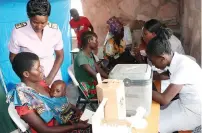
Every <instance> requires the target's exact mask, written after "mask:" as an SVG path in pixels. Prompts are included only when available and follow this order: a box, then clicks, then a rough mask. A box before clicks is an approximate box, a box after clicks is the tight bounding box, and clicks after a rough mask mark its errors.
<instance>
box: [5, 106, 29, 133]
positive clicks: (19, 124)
mask: <svg viewBox="0 0 202 133" xmlns="http://www.w3.org/2000/svg"><path fill="white" fill-rule="evenodd" d="M8 114H9V115H10V117H11V119H12V120H13V122H14V123H15V124H16V125H17V127H18V128H19V129H20V130H21V131H22V132H28V129H29V125H28V124H27V123H25V121H24V120H22V119H21V118H20V116H19V115H18V113H17V111H16V109H15V106H14V104H13V102H11V103H10V104H9V106H8Z"/></svg>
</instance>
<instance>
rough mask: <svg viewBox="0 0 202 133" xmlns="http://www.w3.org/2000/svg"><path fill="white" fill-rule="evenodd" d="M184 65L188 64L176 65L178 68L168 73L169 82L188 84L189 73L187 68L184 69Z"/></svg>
mask: <svg viewBox="0 0 202 133" xmlns="http://www.w3.org/2000/svg"><path fill="white" fill-rule="evenodd" d="M179 66H182V65H179ZM186 67H188V66H182V67H178V69H177V70H176V71H175V72H173V73H172V74H171V75H170V83H172V84H178V85H183V84H188V83H189V82H190V80H189V78H191V77H190V76H191V75H190V74H189V70H186Z"/></svg>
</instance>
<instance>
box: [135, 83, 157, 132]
mask: <svg viewBox="0 0 202 133" xmlns="http://www.w3.org/2000/svg"><path fill="white" fill-rule="evenodd" d="M155 85H156V88H157V90H158V91H159V92H160V89H161V81H155ZM159 116H160V104H158V103H156V102H154V101H152V107H151V112H150V115H149V116H148V117H147V118H146V120H147V122H148V126H147V127H146V128H145V129H141V130H135V129H133V133H158V129H159Z"/></svg>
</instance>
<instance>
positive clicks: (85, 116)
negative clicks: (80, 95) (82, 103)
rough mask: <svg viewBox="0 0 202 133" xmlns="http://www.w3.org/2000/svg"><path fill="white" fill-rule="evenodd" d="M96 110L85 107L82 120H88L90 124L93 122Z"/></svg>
mask: <svg viewBox="0 0 202 133" xmlns="http://www.w3.org/2000/svg"><path fill="white" fill-rule="evenodd" d="M94 113H95V112H93V111H91V110H89V109H85V110H84V112H83V114H82V116H81V118H80V120H82V121H85V120H88V124H92V116H93V115H94Z"/></svg>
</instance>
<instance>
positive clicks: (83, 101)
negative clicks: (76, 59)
mask: <svg viewBox="0 0 202 133" xmlns="http://www.w3.org/2000/svg"><path fill="white" fill-rule="evenodd" d="M67 71H68V74H69V76H70V78H71V79H72V82H73V83H74V85H75V86H76V87H78V89H79V92H80V96H79V98H78V100H77V103H76V107H78V106H79V104H84V106H83V107H82V110H84V109H85V107H86V104H88V103H89V105H90V107H91V108H92V110H93V111H96V107H95V106H94V105H93V103H96V104H97V103H98V101H97V99H88V97H87V96H86V95H85V93H84V92H83V91H82V89H81V87H80V85H79V82H78V81H77V80H76V78H75V76H74V68H73V64H72V65H71V66H69V67H68V70H67Z"/></svg>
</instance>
